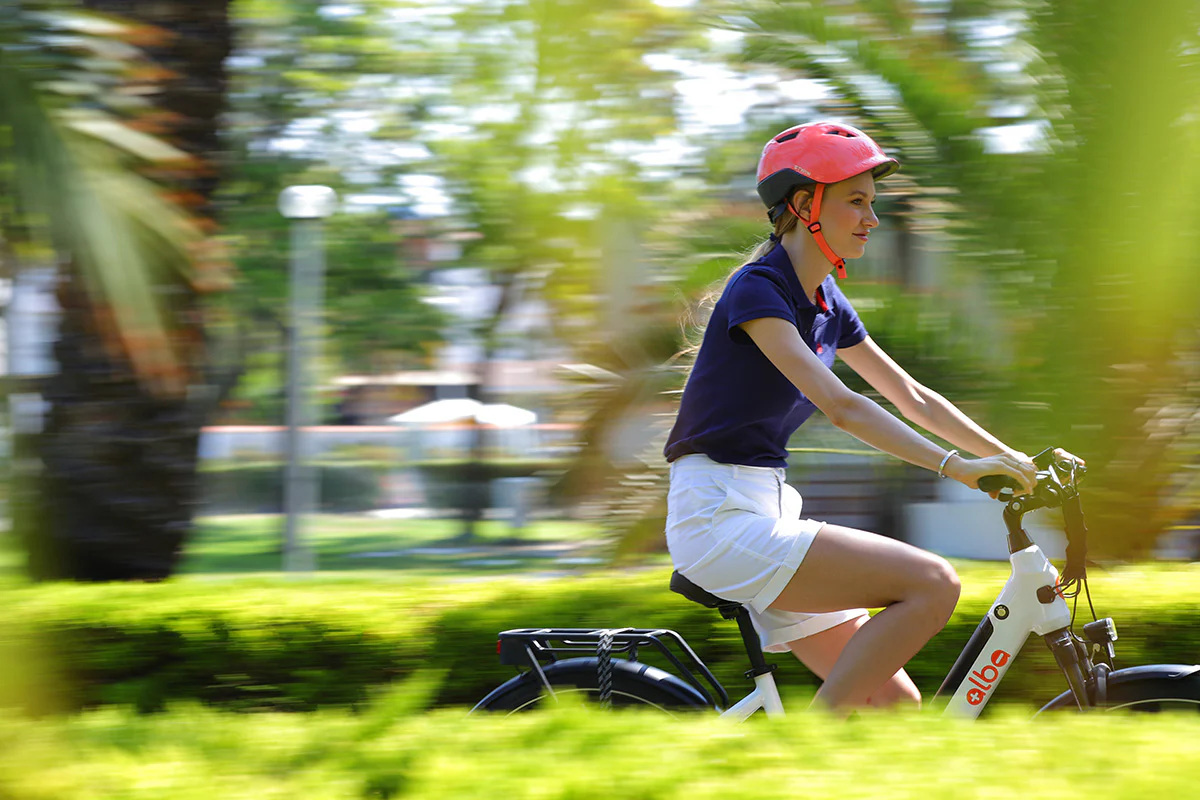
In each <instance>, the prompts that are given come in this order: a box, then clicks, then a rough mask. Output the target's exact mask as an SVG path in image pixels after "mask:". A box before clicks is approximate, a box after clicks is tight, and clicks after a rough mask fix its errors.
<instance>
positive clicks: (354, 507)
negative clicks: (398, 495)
mask: <svg viewBox="0 0 1200 800" xmlns="http://www.w3.org/2000/svg"><path fill="white" fill-rule="evenodd" d="M391 468H392V467H391V465H388V464H384V463H379V462H349V463H325V464H318V465H317V480H318V485H319V487H320V490H319V492H318V496H319V500H320V507H321V510H322V511H328V512H334V513H340V512H354V511H370V510H371V509H375V508H379V506H380V500H381V498H382V496H383V490H382V487H381V484H380V481H381V479H382V478H383V476H384V475H385V474H387V471H388V470H389V469H391ZM283 480H284V465H283V464H280V463H276V462H258V461H255V462H248V463H242V464H237V463H222V464H215V465H206V466H204V467H203V468H202V469H201V470H200V496H201V498H203V502H204V504H205V507H206V508H205V511H206V513H209V514H239V513H251V514H276V513H279V512H280V511H281V510H282V509H283Z"/></svg>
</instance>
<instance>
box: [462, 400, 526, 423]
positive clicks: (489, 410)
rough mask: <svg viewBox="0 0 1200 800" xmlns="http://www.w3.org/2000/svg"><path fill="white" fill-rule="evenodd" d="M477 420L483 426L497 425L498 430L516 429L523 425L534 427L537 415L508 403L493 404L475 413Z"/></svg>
mask: <svg viewBox="0 0 1200 800" xmlns="http://www.w3.org/2000/svg"><path fill="white" fill-rule="evenodd" d="M475 420H476V421H477V422H479V424H481V425H495V426H496V427H497V428H516V427H518V426H521V425H532V424H533V423H535V422H537V414H535V413H533V412H532V411H530V410H529V409H527V408H518V407H517V406H510V405H509V404H508V403H491V404H490V405H486V406H482V407H480V409H479V410H478V411H477V412H475Z"/></svg>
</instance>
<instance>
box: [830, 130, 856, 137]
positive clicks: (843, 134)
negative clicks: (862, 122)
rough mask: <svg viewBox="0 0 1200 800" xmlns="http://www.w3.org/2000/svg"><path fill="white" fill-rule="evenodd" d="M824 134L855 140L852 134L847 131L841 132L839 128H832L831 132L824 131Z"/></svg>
mask: <svg viewBox="0 0 1200 800" xmlns="http://www.w3.org/2000/svg"><path fill="white" fill-rule="evenodd" d="M825 133H826V134H828V135H829V136H845V137H846V138H847V139H854V138H855V136H854V134H853V133H851V132H850V131H847V130H842V129H841V128H834V129H833V130H828V131H825Z"/></svg>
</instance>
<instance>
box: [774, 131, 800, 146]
mask: <svg viewBox="0 0 1200 800" xmlns="http://www.w3.org/2000/svg"><path fill="white" fill-rule="evenodd" d="M799 135H800V131H792V132H791V133H784V134H780V135H779V136H776V137H775V141H776V143H778V142H787V141H791V140H792V139H795V138H796V137H797V136H799Z"/></svg>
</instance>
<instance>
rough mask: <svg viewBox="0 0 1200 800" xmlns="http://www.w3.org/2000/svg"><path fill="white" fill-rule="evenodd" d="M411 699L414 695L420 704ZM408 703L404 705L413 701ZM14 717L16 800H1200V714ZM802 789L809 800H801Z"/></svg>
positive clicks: (7, 749)
mask: <svg viewBox="0 0 1200 800" xmlns="http://www.w3.org/2000/svg"><path fill="white" fill-rule="evenodd" d="M405 689H407V686H406V687H405ZM397 694H401V692H397ZM393 699H394V698H389V702H386V703H381V704H380V705H379V706H378V707H377V708H376V709H372V711H371V712H370V713H367V714H362V715H354V716H350V715H346V714H340V713H325V714H313V715H304V716H297V715H280V714H260V715H254V716H247V715H232V714H222V713H219V712H216V711H213V710H210V709H202V708H196V707H194V706H183V707H179V708H175V709H172V712H171V713H168V714H161V715H148V716H147V715H136V714H131V713H129V712H128V711H125V710H114V709H106V710H103V711H98V712H92V713H87V714H82V715H79V716H77V717H70V718H66V719H52V720H41V721H31V720H27V719H21V718H19V717H14V716H12V715H9V716H7V717H5V716H3V715H0V797H3V798H5V800H51V798H53V800H96V798H121V799H122V800H163V799H164V798H171V800H210V799H211V798H214V797H215V798H220V800H263V799H264V798H284V797H286V798H304V800H363V799H364V798H381V799H382V798H401V797H403V798H410V799H412V800H418V799H424V800H457V799H458V798H472V799H473V798H480V797H503V798H505V800H535V799H536V800H551V799H552V798H560V799H561V798H570V800H611V798H615V797H631V798H636V800H681V798H687V800H729V799H730V798H741V797H747V796H749V797H754V798H756V800H792V799H793V798H796V797H805V798H845V800H863V798H871V800H893V799H895V800H913V798H920V800H961V798H995V797H1000V796H1001V795H1003V796H1006V797H1016V798H1021V800H1042V799H1043V798H1046V799H1049V798H1060V797H1062V796H1064V794H1070V795H1072V796H1075V797H1080V798H1088V797H1103V798H1105V800H1124V799H1125V798H1129V800H1145V798H1186V797H1194V796H1195V794H1196V752H1195V742H1196V740H1197V738H1198V737H1200V720H1198V719H1197V717H1196V715H1194V714H1192V715H1188V716H1182V715H1098V714H1088V715H1080V714H1069V715H1062V714H1059V715H1052V716H1049V717H1041V718H1039V719H1038V720H1037V724H1030V723H1029V719H1028V717H1029V714H1028V712H1027V711H1024V710H1023V709H1000V713H991V714H989V717H988V719H986V720H981V721H978V722H968V721H966V720H951V719H945V718H942V717H940V716H936V715H930V714H914V713H907V714H903V713H902V714H865V715H862V716H860V717H859V718H857V719H854V720H852V721H851V723H849V724H847V723H845V722H839V721H837V720H833V719H830V718H828V717H826V716H825V715H823V714H805V715H803V716H802V717H799V718H798V717H797V716H795V715H789V716H786V717H783V718H781V719H765V718H763V717H761V715H760V716H759V717H758V718H756V719H754V720H752V721H749V722H747V723H745V724H742V725H731V724H729V722H728V721H726V720H722V719H717V718H716V717H709V718H702V717H697V716H694V715H692V716H687V717H684V718H674V719H673V718H670V717H667V716H665V715H662V714H657V713H655V712H652V711H646V710H642V711H632V710H629V711H623V712H618V713H602V712H600V711H599V710H594V709H580V708H576V707H571V706H566V707H560V708H553V709H550V710H549V711H548V712H547V713H542V714H526V715H523V716H519V717H494V716H485V717H472V718H470V719H464V718H463V716H462V713H461V712H459V711H445V712H435V713H432V714H412V713H408V711H409V709H408V708H406V707H405V706H410V703H408V702H406V698H403V697H400V698H398V700H399V702H391V701H392V700H393ZM799 789H803V791H798V790H799Z"/></svg>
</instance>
